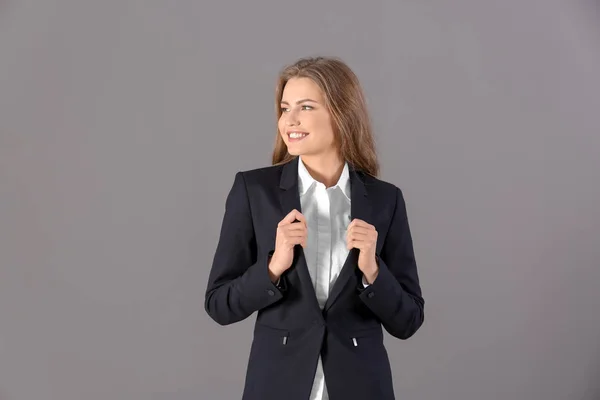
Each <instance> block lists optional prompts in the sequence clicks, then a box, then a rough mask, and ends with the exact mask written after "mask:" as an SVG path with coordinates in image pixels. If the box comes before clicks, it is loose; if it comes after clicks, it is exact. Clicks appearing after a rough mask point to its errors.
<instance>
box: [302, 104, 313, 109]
mask: <svg viewBox="0 0 600 400" xmlns="http://www.w3.org/2000/svg"><path fill="white" fill-rule="evenodd" d="M302 109H303V110H313V109H314V108H313V107H312V106H306V105H304V106H302Z"/></svg>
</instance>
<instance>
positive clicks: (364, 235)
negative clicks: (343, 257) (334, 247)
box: [346, 231, 371, 240]
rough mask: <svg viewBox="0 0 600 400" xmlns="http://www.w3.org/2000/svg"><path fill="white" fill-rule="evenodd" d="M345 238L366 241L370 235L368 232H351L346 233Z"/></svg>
mask: <svg viewBox="0 0 600 400" xmlns="http://www.w3.org/2000/svg"><path fill="white" fill-rule="evenodd" d="M346 237H347V238H349V239H360V240H367V239H369V238H370V237H371V234H370V233H369V232H357V231H352V232H348V234H347V235H346Z"/></svg>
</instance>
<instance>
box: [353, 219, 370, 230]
mask: <svg viewBox="0 0 600 400" xmlns="http://www.w3.org/2000/svg"><path fill="white" fill-rule="evenodd" d="M354 226H360V227H363V228H373V229H374V228H375V227H374V226H373V225H371V224H369V223H367V222H365V221H363V220H362V219H358V218H354V219H353V220H352V221H351V222H350V224H348V229H349V228H351V227H354Z"/></svg>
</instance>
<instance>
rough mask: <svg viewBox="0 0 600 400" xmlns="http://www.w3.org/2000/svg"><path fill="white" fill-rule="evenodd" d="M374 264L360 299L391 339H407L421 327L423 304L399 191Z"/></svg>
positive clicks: (404, 207)
mask: <svg viewBox="0 0 600 400" xmlns="http://www.w3.org/2000/svg"><path fill="white" fill-rule="evenodd" d="M376 260H377V264H378V266H379V272H378V274H377V278H376V279H375V281H374V282H372V284H370V285H368V286H367V287H366V288H364V290H361V293H360V295H359V296H360V298H361V300H362V301H363V302H364V303H365V304H366V305H367V306H368V307H369V309H370V310H371V311H373V313H375V315H377V317H378V318H379V319H380V320H381V322H382V324H383V326H384V328H385V329H386V330H387V331H388V332H389V333H390V334H391V335H392V336H395V337H397V338H399V339H408V338H409V337H411V336H412V335H413V334H414V333H415V332H416V331H417V330H418V329H419V327H420V326H421V325H422V324H423V320H424V314H423V308H424V304H425V302H424V300H423V297H422V296H421V287H420V285H419V276H418V273H417V264H416V261H415V255H414V250H413V243H412V237H411V234H410V228H409V224H408V218H407V215H406V204H405V201H404V198H403V196H402V191H401V190H400V189H398V188H397V189H396V207H395V210H394V214H393V216H392V221H391V223H390V228H389V230H388V233H387V236H386V238H385V242H384V244H383V247H382V249H381V254H380V255H379V256H376Z"/></svg>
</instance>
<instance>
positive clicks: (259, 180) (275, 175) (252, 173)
mask: <svg viewBox="0 0 600 400" xmlns="http://www.w3.org/2000/svg"><path fill="white" fill-rule="evenodd" d="M284 165H285V164H280V165H270V166H263V167H258V168H253V169H246V170H240V171H238V172H237V173H236V174H235V179H236V180H238V179H239V180H242V181H244V183H245V184H246V186H255V185H267V186H268V185H276V184H278V183H279V179H280V178H281V172H282V171H283V167H284Z"/></svg>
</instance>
